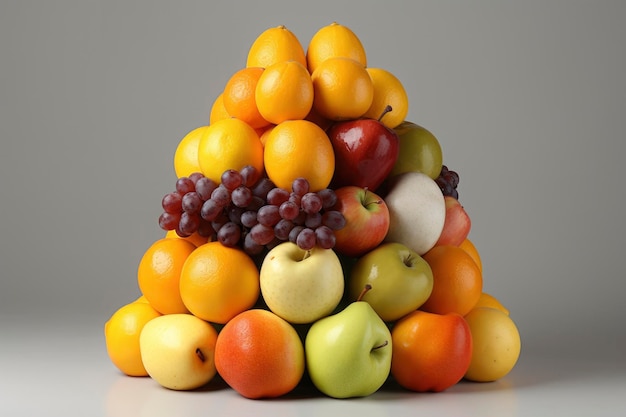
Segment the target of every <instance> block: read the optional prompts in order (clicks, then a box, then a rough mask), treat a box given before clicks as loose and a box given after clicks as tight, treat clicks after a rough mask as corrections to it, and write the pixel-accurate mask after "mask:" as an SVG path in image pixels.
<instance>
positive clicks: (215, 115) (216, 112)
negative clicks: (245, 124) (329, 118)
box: [209, 93, 231, 124]
mask: <svg viewBox="0 0 626 417" xmlns="http://www.w3.org/2000/svg"><path fill="white" fill-rule="evenodd" d="M229 117H231V116H230V114H228V111H226V107H224V93H220V94H219V95H218V96H217V97H216V98H215V100H214V101H213V105H212V106H211V113H210V115H209V124H213V123H215V122H217V121H218V120H222V119H228V118H229Z"/></svg>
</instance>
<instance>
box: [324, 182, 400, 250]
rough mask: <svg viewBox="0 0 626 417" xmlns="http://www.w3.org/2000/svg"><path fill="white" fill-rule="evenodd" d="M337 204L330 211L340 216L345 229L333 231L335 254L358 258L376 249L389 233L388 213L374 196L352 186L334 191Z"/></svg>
mask: <svg viewBox="0 0 626 417" xmlns="http://www.w3.org/2000/svg"><path fill="white" fill-rule="evenodd" d="M335 195H336V196H337V202H336V203H335V205H334V206H333V207H332V209H331V210H336V211H339V212H340V213H341V214H343V217H344V219H345V225H344V226H343V227H342V228H341V229H339V230H336V231H335V248H334V249H335V250H336V251H337V252H339V253H341V254H344V255H347V256H352V257H358V256H360V255H362V254H364V253H366V252H368V251H370V250H371V249H373V248H375V247H376V246H378V245H379V244H380V243H381V242H382V241H383V239H385V236H386V235H387V231H388V230H389V209H387V204H386V203H385V201H384V200H383V199H382V198H381V197H380V196H379V195H378V194H375V193H374V192H372V191H370V190H368V189H366V188H363V187H358V186H355V185H346V186H343V187H341V188H338V189H336V190H335Z"/></svg>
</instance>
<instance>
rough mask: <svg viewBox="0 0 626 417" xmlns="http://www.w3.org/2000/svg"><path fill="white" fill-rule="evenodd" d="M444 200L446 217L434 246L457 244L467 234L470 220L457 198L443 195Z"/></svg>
mask: <svg viewBox="0 0 626 417" xmlns="http://www.w3.org/2000/svg"><path fill="white" fill-rule="evenodd" d="M444 201H445V203H446V218H445V221H444V224H443V230H442V231H441V236H439V240H438V241H437V243H436V244H435V246H441V245H451V246H459V245H460V244H461V243H463V241H464V240H465V239H466V238H467V236H468V235H469V232H470V229H471V228H472V221H471V219H470V217H469V215H468V214H467V212H466V211H465V208H464V207H463V206H462V205H461V203H460V202H459V200H457V199H456V198H454V197H451V196H445V197H444Z"/></svg>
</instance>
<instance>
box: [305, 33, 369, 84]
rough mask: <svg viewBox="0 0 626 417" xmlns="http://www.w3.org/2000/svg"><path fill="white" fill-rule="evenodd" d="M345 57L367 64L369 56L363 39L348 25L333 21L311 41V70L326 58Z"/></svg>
mask: <svg viewBox="0 0 626 417" xmlns="http://www.w3.org/2000/svg"><path fill="white" fill-rule="evenodd" d="M333 57H345V58H350V59H354V60H355V61H357V62H359V63H361V65H363V66H364V67H365V66H367V56H366V54H365V48H364V47H363V44H362V43H361V40H360V39H359V38H358V36H356V34H355V33H354V32H353V31H352V29H350V28H349V27H347V26H344V25H341V24H339V23H337V22H333V23H331V24H330V25H327V26H324V27H322V28H320V29H319V30H318V31H317V32H316V33H315V34H314V35H313V37H312V38H311V40H310V41H309V46H308V48H307V52H306V60H307V66H308V68H309V72H311V73H313V71H315V69H316V68H317V67H318V66H319V65H320V64H321V63H322V62H324V61H325V60H326V59H328V58H333Z"/></svg>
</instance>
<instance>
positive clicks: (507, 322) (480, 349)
mask: <svg viewBox="0 0 626 417" xmlns="http://www.w3.org/2000/svg"><path fill="white" fill-rule="evenodd" d="M465 320H466V321H467V324H468V325H469V327H470V331H471V333H472V345H473V347H472V360H471V362H470V366H469V368H468V369H467V372H466V373H465V379H468V380H470V381H476V382H490V381H496V380H498V379H500V378H502V377H504V376H505V375H507V374H508V373H509V372H510V371H511V370H512V369H513V368H514V367H515V364H516V363H517V360H518V359H519V356H520V351H521V339H520V334H519V331H518V329H517V326H516V325H515V323H514V322H513V320H512V319H511V317H510V316H508V315H507V314H505V313H504V312H502V311H501V310H498V309H495V308H489V307H479V308H474V309H472V311H470V312H469V313H468V314H467V315H466V316H465Z"/></svg>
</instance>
